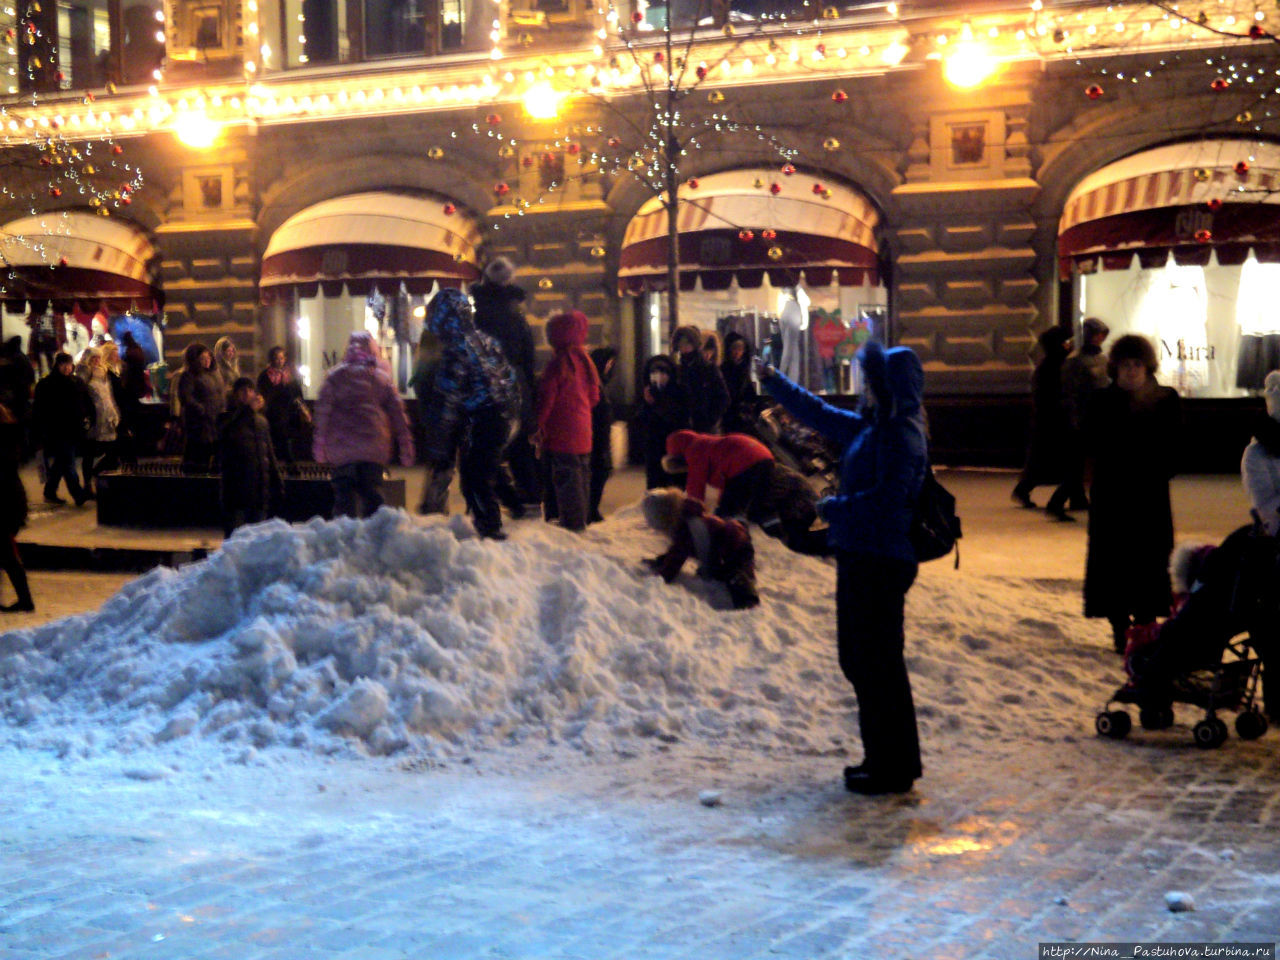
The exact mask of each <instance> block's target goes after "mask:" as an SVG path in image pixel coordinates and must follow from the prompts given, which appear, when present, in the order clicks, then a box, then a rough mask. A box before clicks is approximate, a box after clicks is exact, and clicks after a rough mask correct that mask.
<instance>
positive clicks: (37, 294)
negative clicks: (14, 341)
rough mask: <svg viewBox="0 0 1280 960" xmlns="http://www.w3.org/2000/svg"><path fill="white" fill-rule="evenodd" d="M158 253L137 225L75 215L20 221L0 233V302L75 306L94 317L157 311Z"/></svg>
mask: <svg viewBox="0 0 1280 960" xmlns="http://www.w3.org/2000/svg"><path fill="white" fill-rule="evenodd" d="M155 263H156V249H155V247H154V246H153V245H152V243H151V241H150V239H148V237H147V235H146V234H145V233H144V232H143V231H142V230H141V228H139V227H138V226H136V225H135V224H132V223H130V222H128V221H127V220H121V219H119V218H117V217H103V216H99V215H97V214H93V213H89V212H86V211H79V210H64V211H57V212H53V213H43V214H37V215H36V216H31V217H23V218H22V219H20V220H14V221H12V222H10V223H7V224H5V225H4V226H3V227H0V296H2V297H3V299H5V300H11V301H12V300H35V301H43V300H53V301H55V302H57V303H58V306H59V307H60V309H63V310H70V309H71V304H73V303H77V302H78V303H79V304H80V305H81V307H82V309H88V308H90V307H92V309H88V312H90V313H92V312H93V311H94V310H96V309H97V308H98V306H99V305H101V304H102V302H103V301H107V302H108V305H109V307H110V308H112V309H121V310H123V309H128V308H130V307H133V308H136V309H138V310H141V311H143V312H145V313H152V312H154V311H155V309H156V301H157V300H158V291H157V289H156V284H155Z"/></svg>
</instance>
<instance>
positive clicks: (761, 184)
mask: <svg viewBox="0 0 1280 960" xmlns="http://www.w3.org/2000/svg"><path fill="white" fill-rule="evenodd" d="M751 185H752V186H753V187H755V188H756V189H757V190H762V189H764V181H763V180H762V179H760V178H759V177H756V178H755V180H753V181H751Z"/></svg>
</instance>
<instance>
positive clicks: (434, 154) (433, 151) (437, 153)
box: [427, 147, 444, 160]
mask: <svg viewBox="0 0 1280 960" xmlns="http://www.w3.org/2000/svg"><path fill="white" fill-rule="evenodd" d="M443 156H444V149H443V148H442V147H428V148H427V159H428V160H439V159H440V158H441V157H443Z"/></svg>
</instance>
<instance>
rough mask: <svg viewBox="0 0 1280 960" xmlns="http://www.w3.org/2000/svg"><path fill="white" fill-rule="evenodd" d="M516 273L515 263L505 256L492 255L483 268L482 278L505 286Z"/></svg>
mask: <svg viewBox="0 0 1280 960" xmlns="http://www.w3.org/2000/svg"><path fill="white" fill-rule="evenodd" d="M515 275H516V265H515V264H514V263H512V262H511V261H510V260H508V259H507V258H506V257H494V258H493V259H492V260H490V261H489V263H488V265H487V266H486V267H485V268H484V278H485V279H486V280H488V281H489V282H490V283H498V284H502V285H503V286H505V285H506V284H508V283H510V282H511V280H512V278H513V277H515Z"/></svg>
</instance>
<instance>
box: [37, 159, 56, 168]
mask: <svg viewBox="0 0 1280 960" xmlns="http://www.w3.org/2000/svg"><path fill="white" fill-rule="evenodd" d="M40 166H42V167H51V166H53V160H52V159H51V158H50V157H41V158H40Z"/></svg>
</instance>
